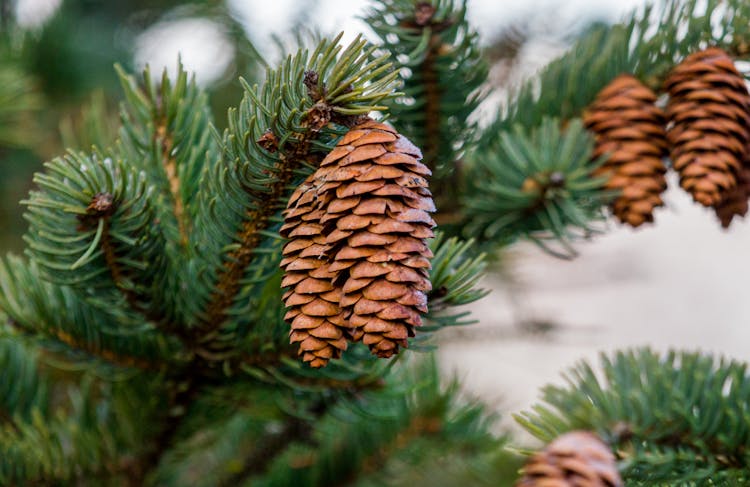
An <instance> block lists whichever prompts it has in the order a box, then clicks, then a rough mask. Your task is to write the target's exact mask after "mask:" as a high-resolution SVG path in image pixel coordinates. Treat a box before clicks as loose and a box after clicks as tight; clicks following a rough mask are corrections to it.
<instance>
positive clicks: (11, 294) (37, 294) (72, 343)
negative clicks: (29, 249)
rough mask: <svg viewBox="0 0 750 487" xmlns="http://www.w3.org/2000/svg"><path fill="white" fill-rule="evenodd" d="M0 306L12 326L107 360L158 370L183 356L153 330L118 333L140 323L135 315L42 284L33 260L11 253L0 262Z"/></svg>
mask: <svg viewBox="0 0 750 487" xmlns="http://www.w3.org/2000/svg"><path fill="white" fill-rule="evenodd" d="M105 306H106V305H105ZM0 309H2V310H3V311H4V312H5V313H6V314H7V315H8V317H9V325H11V327H12V328H14V329H16V330H19V331H21V332H23V333H24V334H27V335H30V336H34V337H40V338H49V339H51V340H53V341H57V342H59V343H63V344H65V345H67V346H68V347H71V348H72V349H73V350H80V351H81V352H84V353H85V354H87V355H90V356H93V357H97V358H99V359H101V360H103V361H104V362H106V363H113V364H115V365H120V366H124V367H134V368H139V369H144V370H161V369H163V368H164V364H165V362H166V363H179V362H181V361H182V360H183V359H182V358H181V357H182V353H181V352H180V349H181V347H180V345H179V343H178V342H176V340H174V339H171V338H170V337H167V336H164V335H161V334H160V333H159V332H158V331H157V330H155V329H153V328H151V329H142V330H141V331H140V332H139V333H138V334H136V335H133V334H125V335H123V333H122V331H123V328H122V327H126V328H125V329H127V327H134V326H136V322H137V323H138V325H142V322H141V321H140V319H139V318H138V317H133V318H129V319H127V318H125V317H121V316H117V314H112V313H110V312H109V311H110V310H102V309H97V308H96V307H95V306H92V305H91V303H88V302H84V301H83V300H82V298H81V297H80V296H79V295H78V294H77V293H75V292H73V290H72V289H71V288H68V287H65V286H59V285H56V284H52V283H48V282H45V281H44V280H43V279H42V277H41V275H40V270H39V268H38V266H37V265H36V264H35V263H34V262H26V261H24V260H22V259H19V258H14V257H8V258H7V260H5V261H2V260H0ZM134 321H135V322H134ZM44 348H45V349H47V348H50V347H44ZM55 352H56V351H55V350H54V349H53V350H50V353H55ZM175 359H176V360H175Z"/></svg>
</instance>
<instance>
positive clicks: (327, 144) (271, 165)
mask: <svg viewBox="0 0 750 487" xmlns="http://www.w3.org/2000/svg"><path fill="white" fill-rule="evenodd" d="M339 39H340V36H339V37H338V38H336V39H334V40H333V41H329V40H323V41H321V42H320V43H319V45H318V46H317V48H316V49H315V50H314V51H313V52H312V53H311V54H309V53H308V52H307V51H302V52H299V53H298V54H297V55H295V56H290V57H288V58H287V59H286V61H285V62H284V63H283V64H282V66H281V67H280V68H279V69H277V70H275V71H270V72H269V73H268V74H267V77H266V81H265V83H264V85H263V86H262V87H260V88H259V87H250V86H248V85H246V84H245V97H244V98H243V101H242V103H241V105H240V107H239V109H238V110H230V113H229V128H228V129H227V130H226V132H225V133H224V135H223V137H222V140H223V142H222V145H223V158H222V162H221V163H220V164H219V165H217V166H215V167H214V168H212V170H211V171H210V172H209V173H208V174H207V177H206V185H207V187H205V188H204V189H202V191H201V193H202V194H203V195H205V196H206V197H207V198H206V199H205V200H203V202H202V203H203V204H202V213H201V214H200V215H199V223H200V224H199V228H201V229H202V230H203V232H204V233H203V235H202V241H204V242H210V243H211V244H210V245H209V246H206V248H204V249H202V250H203V252H202V253H201V257H202V261H203V263H204V265H203V267H204V268H207V269H209V271H208V272H205V273H204V274H203V276H201V277H203V283H204V285H203V288H204V289H208V290H209V293H208V295H207V296H205V298H204V299H205V305H204V306H203V313H202V314H201V316H200V317H199V320H198V323H197V325H196V326H195V328H194V334H195V336H196V337H200V338H199V341H200V342H210V341H217V340H218V341H219V342H220V341H222V338H221V335H222V334H224V333H225V332H226V333H229V335H230V336H235V335H234V333H233V331H232V330H234V331H236V325H233V324H232V323H229V324H228V326H229V330H225V331H224V332H220V331H221V330H220V329H221V327H222V325H223V324H224V323H225V322H226V321H227V319H228V318H229V317H233V316H234V315H235V314H236V313H237V312H238V307H240V306H241V307H242V308H244V307H245V303H246V302H247V300H248V299H252V296H253V291H255V290H257V287H256V286H257V284H260V283H262V282H264V280H267V279H268V278H269V277H270V275H277V274H278V270H277V262H278V261H277V260H276V259H277V258H278V257H276V255H277V252H278V251H279V250H280V239H279V238H278V236H277V235H276V233H275V232H274V231H273V228H274V227H275V226H276V225H277V224H278V222H279V212H280V211H281V210H282V209H283V208H284V207H285V205H286V200H287V199H288V197H289V195H290V194H291V192H292V191H293V188H294V186H295V184H294V183H296V182H297V181H299V178H301V177H303V176H304V175H306V174H309V173H310V172H311V170H312V169H313V168H314V167H316V166H317V164H318V163H319V161H320V160H322V158H323V157H324V155H325V153H326V152H328V151H330V150H331V149H332V147H333V146H335V143H336V141H337V139H338V136H339V135H340V134H341V129H340V126H342V125H343V126H347V125H350V124H352V123H355V121H356V120H359V119H360V118H361V117H362V116H366V114H367V113H369V112H370V111H372V110H382V109H384V107H383V106H382V105H380V103H381V102H382V101H383V100H385V99H387V98H389V97H391V96H393V93H392V83H393V80H394V78H395V73H393V72H390V69H391V68H390V64H389V63H387V62H386V59H387V56H380V57H373V52H374V50H375V48H373V47H367V44H366V42H365V41H363V40H361V39H360V38H357V39H355V40H354V41H353V42H352V43H351V44H350V45H349V46H348V47H347V48H346V49H342V48H341V47H340V46H338V40H339ZM337 127H339V128H337ZM227 250H228V251H227ZM248 283H255V285H252V284H251V285H247V284H248ZM217 332H220V333H218V334H217ZM212 347H213V348H217V347H218V348H219V349H220V348H221V347H222V346H221V345H216V344H214V345H212ZM205 348H206V347H204V350H203V351H202V352H201V353H204V354H207V355H206V356H208V355H211V354H212V353H213V352H210V351H208V350H207V349H205ZM219 356H221V355H219Z"/></svg>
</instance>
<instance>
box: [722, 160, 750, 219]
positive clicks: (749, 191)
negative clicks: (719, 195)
mask: <svg viewBox="0 0 750 487" xmlns="http://www.w3.org/2000/svg"><path fill="white" fill-rule="evenodd" d="M748 197H750V164H748V162H747V161H746V162H745V166H744V167H743V168H742V171H740V173H739V175H738V176H737V186H735V187H734V189H732V190H731V191H729V192H727V194H726V195H725V197H724V199H723V200H722V202H721V203H719V204H718V205H716V206H715V207H714V211H715V212H716V216H717V217H718V218H719V221H720V222H721V226H722V227H724V228H729V225H730V224H731V223H732V219H733V218H734V217H735V216H745V214H747V209H748V203H747V200H748Z"/></svg>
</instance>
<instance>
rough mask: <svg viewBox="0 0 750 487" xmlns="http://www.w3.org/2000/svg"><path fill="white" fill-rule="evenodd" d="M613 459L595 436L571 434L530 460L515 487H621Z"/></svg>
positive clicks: (582, 433) (587, 433) (551, 444)
mask: <svg viewBox="0 0 750 487" xmlns="http://www.w3.org/2000/svg"><path fill="white" fill-rule="evenodd" d="M623 485H624V484H623V482H622V479H621V478H620V474H619V472H618V471H617V464H616V462H615V457H614V455H613V454H612V452H611V451H610V450H609V448H608V447H607V445H605V444H604V443H603V442H602V441H601V440H600V439H599V438H598V437H597V436H596V435H594V434H592V433H589V432H587V431H572V432H570V433H566V434H564V435H561V436H559V437H558V438H557V439H555V440H554V441H553V442H552V443H550V444H549V445H547V447H546V448H545V449H544V450H542V451H541V452H539V453H537V454H535V455H534V456H532V457H531V458H530V459H529V461H528V462H526V465H525V466H524V468H523V477H521V479H520V480H519V481H518V482H517V483H516V487H622V486H623Z"/></svg>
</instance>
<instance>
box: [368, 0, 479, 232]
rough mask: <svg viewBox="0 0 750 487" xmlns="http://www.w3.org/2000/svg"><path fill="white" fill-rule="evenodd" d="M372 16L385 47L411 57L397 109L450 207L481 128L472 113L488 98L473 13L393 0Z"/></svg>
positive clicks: (444, 1)
mask: <svg viewBox="0 0 750 487" xmlns="http://www.w3.org/2000/svg"><path fill="white" fill-rule="evenodd" d="M365 21H366V22H367V23H368V24H369V25H370V26H371V27H372V28H373V30H375V32H376V33H377V34H378V36H379V37H380V39H381V42H382V43H383V48H384V49H386V50H387V51H388V52H390V53H391V54H392V56H393V58H394V59H399V60H403V61H402V62H401V63H400V66H399V67H400V68H401V69H400V76H401V78H402V79H403V82H404V88H403V90H404V93H405V96H404V97H401V98H397V99H395V100H394V103H391V104H390V106H389V111H390V112H391V114H392V115H393V118H394V120H395V123H396V124H397V125H398V127H399V129H400V130H401V131H402V133H403V134H404V135H406V136H407V137H409V139H411V140H412V141H413V142H414V143H415V144H416V145H417V146H418V147H421V148H422V151H423V153H424V161H425V163H426V164H427V165H428V166H429V167H430V169H431V170H432V172H433V182H432V187H433V194H435V195H436V198H438V201H437V207H438V210H439V211H440V212H441V213H442V214H450V213H452V212H453V211H455V210H456V202H457V198H456V196H457V194H458V193H457V191H458V189H460V187H461V183H460V177H461V172H460V171H461V161H462V159H463V157H464V155H465V152H466V150H467V149H468V148H469V147H470V146H471V144H472V142H473V141H474V140H475V135H476V125H475V124H474V123H473V122H471V121H469V117H470V115H471V114H472V113H473V112H474V110H475V109H476V108H477V107H478V106H479V104H480V103H481V101H482V99H483V94H482V93H481V92H480V90H479V87H480V86H481V84H482V83H483V82H484V81H485V80H486V78H487V72H488V67H487V64H486V62H485V61H484V60H483V59H482V57H481V55H480V52H479V50H478V48H477V45H478V41H477V34H476V32H474V31H473V30H472V29H471V27H470V26H469V24H468V22H467V20H466V2H465V1H460V2H455V1H454V0H437V1H432V2H426V1H425V2H415V1H412V0H387V1H385V2H379V3H378V4H377V5H376V6H374V7H373V8H372V9H371V11H370V12H369V13H368V15H367V16H366V18H365ZM440 220H441V215H440V214H439V215H438V221H439V222H440Z"/></svg>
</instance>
